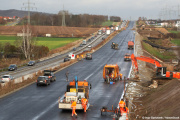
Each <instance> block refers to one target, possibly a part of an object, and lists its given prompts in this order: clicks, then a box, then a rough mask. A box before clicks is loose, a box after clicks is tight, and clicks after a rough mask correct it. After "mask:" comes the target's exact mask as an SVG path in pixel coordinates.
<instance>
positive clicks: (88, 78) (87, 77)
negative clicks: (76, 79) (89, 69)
mask: <svg viewBox="0 0 180 120" xmlns="http://www.w3.org/2000/svg"><path fill="white" fill-rule="evenodd" d="M93 74H94V73H91V74H90V75H89V76H87V77H86V78H85V80H86V81H87V79H89V78H90V77H91V76H92V75H93Z"/></svg>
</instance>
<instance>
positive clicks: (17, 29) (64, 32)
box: [0, 26, 99, 37]
mask: <svg viewBox="0 0 180 120" xmlns="http://www.w3.org/2000/svg"><path fill="white" fill-rule="evenodd" d="M30 28H31V30H32V33H33V34H36V35H39V36H45V34H51V35H52V36H53V35H54V36H55V37H72V36H87V35H89V34H92V33H94V32H96V31H98V30H99V28H84V27H63V26H31V27H30ZM22 29H23V26H0V34H1V35H17V33H22Z"/></svg>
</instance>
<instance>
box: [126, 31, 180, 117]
mask: <svg viewBox="0 0 180 120" xmlns="http://www.w3.org/2000/svg"><path fill="white" fill-rule="evenodd" d="M141 40H142V37H141V36H140V35H139V34H138V33H137V34H136V39H135V49H136V51H135V56H141V55H142V56H148V57H153V59H156V58H155V57H154V56H152V55H150V54H149V53H147V52H146V51H145V50H143V48H142V45H141ZM149 66H150V65H149V64H146V63H145V62H143V61H138V68H139V78H140V79H139V80H135V79H134V77H135V75H134V71H133V70H132V73H131V76H130V80H129V81H128V86H127V91H126V94H125V98H126V99H127V100H128V103H129V104H128V107H129V110H130V114H129V120H143V119H144V120H147V119H150V120H151V119H155V120H157V119H161V120H163V119H170V120H173V119H178V120H179V119H180V102H179V99H180V92H179V91H180V80H177V79H173V80H170V81H169V82H166V83H165V84H163V85H160V86H159V87H158V88H157V89H152V88H149V87H148V86H149V85H150V84H151V79H152V76H153V74H154V70H155V69H156V68H152V67H149Z"/></svg>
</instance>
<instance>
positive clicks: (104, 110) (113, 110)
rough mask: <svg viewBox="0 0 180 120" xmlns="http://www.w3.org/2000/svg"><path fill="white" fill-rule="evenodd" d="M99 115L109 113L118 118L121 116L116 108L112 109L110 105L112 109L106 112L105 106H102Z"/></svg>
mask: <svg viewBox="0 0 180 120" xmlns="http://www.w3.org/2000/svg"><path fill="white" fill-rule="evenodd" d="M100 111H101V115H103V113H104V112H111V113H114V114H115V115H116V116H117V117H118V118H119V117H120V116H121V113H120V111H119V109H118V108H115V109H113V105H112V109H111V110H108V109H107V107H106V106H103V107H102V108H101V109H100Z"/></svg>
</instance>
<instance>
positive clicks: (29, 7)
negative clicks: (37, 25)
mask: <svg viewBox="0 0 180 120" xmlns="http://www.w3.org/2000/svg"><path fill="white" fill-rule="evenodd" d="M23 5H28V6H26V7H22V8H21V9H23V8H25V9H26V8H27V9H28V24H29V25H30V24H31V23H30V9H33V8H36V7H31V5H35V3H31V2H30V1H29V0H28V2H27V3H23ZM36 10H37V8H36Z"/></svg>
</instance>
